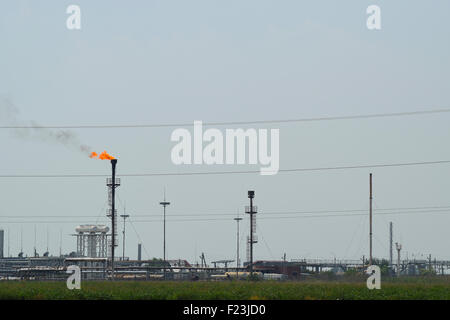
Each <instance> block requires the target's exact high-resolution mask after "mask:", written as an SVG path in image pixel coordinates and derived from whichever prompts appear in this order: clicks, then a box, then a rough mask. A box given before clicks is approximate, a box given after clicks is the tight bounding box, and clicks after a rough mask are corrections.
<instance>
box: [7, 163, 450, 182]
mask: <svg viewBox="0 0 450 320" xmlns="http://www.w3.org/2000/svg"><path fill="white" fill-rule="evenodd" d="M449 163H450V160H438V161H422V162H400V163H382V164H367V165H353V166H335V167H317V168H291V169H280V170H278V172H280V173H289V172H307V171H330V170H349V169H369V168H387V167H407V166H421V165H437V164H449ZM259 173H260V171H259V170H246V171H203V172H166V173H163V172H161V173H158V172H153V173H125V174H120V175H119V174H118V175H117V176H118V177H157V176H196V175H226V174H259ZM104 177H109V175H107V174H30V175H25V174H3V175H0V178H5V179H6V178H8V179H10V178H39V179H41V178H104Z"/></svg>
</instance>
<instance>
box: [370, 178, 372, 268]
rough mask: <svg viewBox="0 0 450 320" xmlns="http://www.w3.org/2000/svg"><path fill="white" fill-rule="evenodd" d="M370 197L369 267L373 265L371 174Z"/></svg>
mask: <svg viewBox="0 0 450 320" xmlns="http://www.w3.org/2000/svg"><path fill="white" fill-rule="evenodd" d="M369 180H370V196H369V200H370V201H369V202H370V209H369V210H370V212H369V215H370V231H369V238H370V255H369V266H371V265H372V173H371V174H370V179H369Z"/></svg>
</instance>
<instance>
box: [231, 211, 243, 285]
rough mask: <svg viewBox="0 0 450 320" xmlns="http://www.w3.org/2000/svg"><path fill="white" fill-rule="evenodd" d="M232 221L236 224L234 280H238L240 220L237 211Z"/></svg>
mask: <svg viewBox="0 0 450 320" xmlns="http://www.w3.org/2000/svg"><path fill="white" fill-rule="evenodd" d="M233 220H235V221H236V224H237V234H236V280H237V279H239V270H238V269H239V222H240V221H241V220H242V218H240V217H239V211H238V215H237V217H236V218H234V219H233Z"/></svg>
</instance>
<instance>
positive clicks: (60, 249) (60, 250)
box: [59, 229, 62, 257]
mask: <svg viewBox="0 0 450 320" xmlns="http://www.w3.org/2000/svg"><path fill="white" fill-rule="evenodd" d="M59 256H60V257H61V256H62V229H59Z"/></svg>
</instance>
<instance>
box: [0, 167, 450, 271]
mask: <svg viewBox="0 0 450 320" xmlns="http://www.w3.org/2000/svg"><path fill="white" fill-rule="evenodd" d="M111 165H112V176H111V178H108V179H107V181H106V185H107V188H108V204H109V208H108V210H107V211H106V216H107V217H108V218H109V219H110V225H109V226H108V225H104V224H82V225H78V226H74V231H75V233H73V234H72V236H73V239H74V248H75V250H74V251H72V252H70V253H67V254H63V253H62V252H60V254H59V255H58V256H51V255H49V253H48V249H47V252H46V253H45V254H44V255H43V256H41V257H40V256H38V255H37V253H36V248H35V249H34V250H35V254H34V256H33V257H26V256H24V255H23V252H20V253H19V254H18V255H17V256H15V257H12V256H6V255H5V251H4V249H5V248H4V247H5V245H4V244H5V241H4V240H5V239H4V238H5V233H4V230H2V229H0V280H14V279H24V280H42V279H53V280H58V279H59V280H65V279H66V278H67V274H66V270H67V267H68V266H71V265H77V266H79V267H80V269H81V271H82V277H83V279H97V280H111V279H120V280H227V279H236V278H247V277H249V276H255V277H260V278H263V279H270V280H284V279H290V280H302V279H308V278H309V277H311V276H314V275H320V274H322V273H323V272H327V273H330V272H331V273H333V274H335V275H337V276H339V275H342V274H344V273H345V272H346V271H348V270H356V271H358V272H361V273H362V272H364V270H365V269H366V268H367V267H368V266H369V265H371V264H372V263H373V264H376V263H377V262H376V259H375V258H373V257H372V250H371V243H372V241H371V239H372V230H371V229H370V234H369V236H370V252H369V256H368V257H363V258H362V259H361V260H341V259H337V258H334V259H332V260H323V259H305V258H302V257H295V258H294V259H290V260H287V258H286V255H284V257H283V258H282V259H281V260H258V259H257V258H255V256H254V250H253V247H254V245H257V244H258V237H257V234H256V216H257V212H258V208H257V207H256V206H255V205H254V204H253V202H254V200H255V197H256V195H255V191H253V190H250V191H248V193H247V198H248V201H249V205H248V206H246V207H245V212H246V214H247V217H246V218H248V221H249V226H250V230H247V231H245V234H247V236H246V239H247V241H246V243H247V248H246V252H247V254H246V261H245V262H244V263H242V264H241V262H240V258H239V237H240V231H239V222H240V221H241V220H243V218H239V217H238V218H234V220H235V221H236V222H237V244H236V245H237V248H236V249H237V252H236V257H232V259H227V260H219V261H210V262H209V263H208V262H207V259H206V255H205V254H204V253H202V254H201V256H200V259H201V263H190V262H189V261H187V260H185V259H183V258H182V257H180V259H174V260H166V256H165V237H164V243H163V244H162V245H164V257H163V258H162V259H152V260H143V259H142V252H141V250H142V243H137V244H136V245H137V247H138V254H137V257H136V258H133V259H132V258H130V257H126V256H125V251H123V252H122V255H120V254H118V253H117V252H116V250H115V249H116V248H117V247H118V243H119V240H120V239H119V237H118V229H117V226H118V224H117V222H118V220H117V218H118V217H117V209H116V205H115V201H116V200H115V189H116V188H117V187H118V186H120V179H118V178H116V165H117V160H116V159H111ZM371 181H372V175H370V186H371ZM369 199H370V213H369V218H370V225H371V218H372V209H371V208H372V205H371V202H372V187H370V196H369ZM160 204H161V205H162V206H163V207H164V213H165V210H166V206H168V205H169V204H170V202H168V201H166V200H165V199H164V202H161V203H160ZM120 217H122V218H123V219H124V220H123V223H124V228H123V232H122V241H123V247H125V246H124V244H125V219H126V218H127V217H129V216H128V215H126V214H125V213H124V214H123V215H121V216H120ZM164 217H165V215H164ZM164 230H165V218H164ZM389 231H390V238H389V260H387V261H384V262H383V261H378V263H380V262H383V263H385V264H386V266H387V270H388V274H389V275H390V276H404V275H411V276H414V275H420V274H423V272H424V271H427V272H431V273H433V274H436V275H445V274H448V270H449V269H450V261H443V260H438V259H436V258H434V259H433V258H432V257H431V256H429V257H428V258H427V259H421V260H418V259H408V258H404V257H402V256H401V250H402V245H401V244H399V243H395V250H396V253H397V255H396V257H394V254H393V252H394V240H393V224H392V223H390V224H389ZM8 252H9V250H8ZM395 258H396V259H395Z"/></svg>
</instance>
